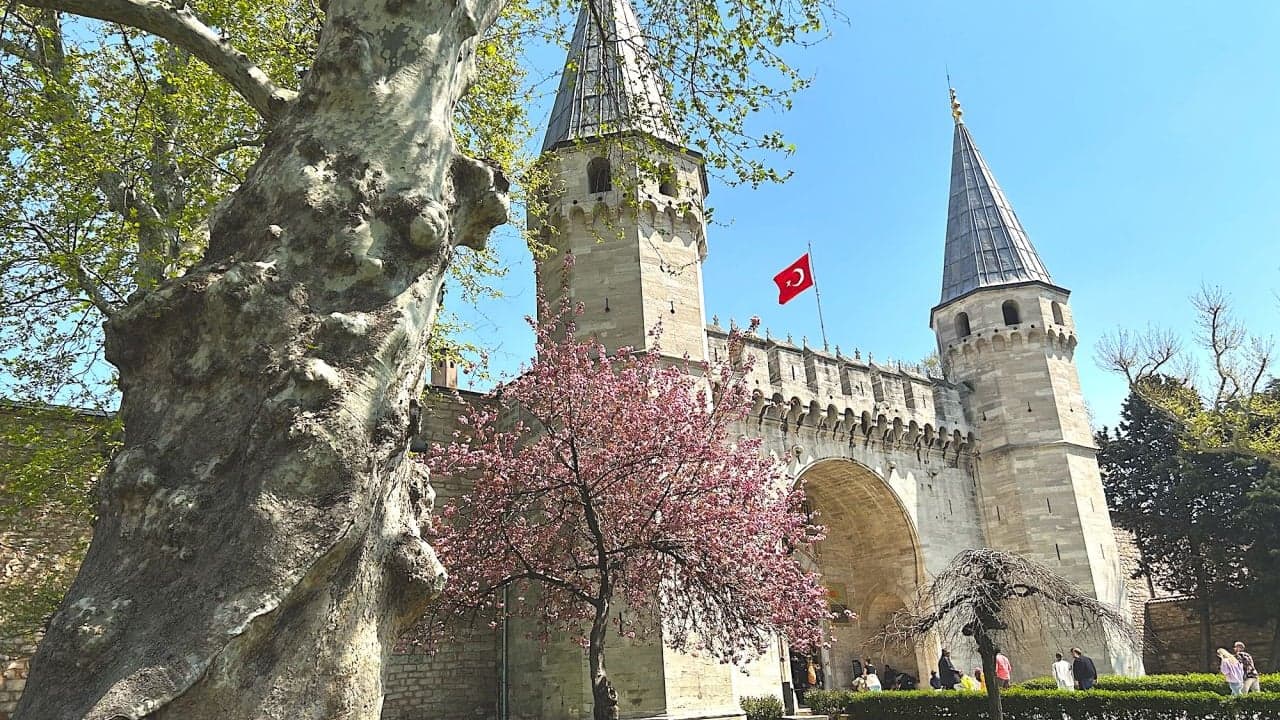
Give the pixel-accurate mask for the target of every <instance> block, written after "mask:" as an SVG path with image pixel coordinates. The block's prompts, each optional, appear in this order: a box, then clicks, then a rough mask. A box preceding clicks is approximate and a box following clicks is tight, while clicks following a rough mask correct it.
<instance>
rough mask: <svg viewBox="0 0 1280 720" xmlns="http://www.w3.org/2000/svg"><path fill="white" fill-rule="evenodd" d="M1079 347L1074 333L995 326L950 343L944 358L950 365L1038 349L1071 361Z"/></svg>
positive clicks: (1028, 327) (1038, 328)
mask: <svg viewBox="0 0 1280 720" xmlns="http://www.w3.org/2000/svg"><path fill="white" fill-rule="evenodd" d="M1078 344H1079V340H1077V338H1076V335H1075V332H1074V330H1072V329H1070V328H1065V327H1053V326H1050V327H1048V328H1043V327H1036V325H1034V324H1032V325H1028V326H1018V325H1014V326H1010V327H1003V328H1000V327H997V328H993V329H990V330H988V331H985V332H983V331H978V332H976V333H973V334H971V335H968V336H966V337H962V338H958V339H956V340H953V341H952V342H950V343H949V344H948V345H947V346H946V348H945V349H946V355H947V359H948V361H949V362H951V363H956V362H966V361H969V362H971V361H974V360H977V359H979V358H981V357H984V356H987V355H991V354H998V353H1003V352H1007V351H1010V350H1020V349H1029V348H1032V347H1041V348H1043V350H1044V351H1045V352H1046V353H1048V354H1051V355H1059V356H1061V357H1063V358H1064V359H1067V360H1070V359H1072V358H1073V357H1074V355H1075V350H1076V345H1078Z"/></svg>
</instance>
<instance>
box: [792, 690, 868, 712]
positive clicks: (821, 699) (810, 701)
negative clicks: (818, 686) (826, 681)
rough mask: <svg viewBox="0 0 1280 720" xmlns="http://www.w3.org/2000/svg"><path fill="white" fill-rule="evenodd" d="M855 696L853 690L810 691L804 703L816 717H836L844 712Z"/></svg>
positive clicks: (805, 695)
mask: <svg viewBox="0 0 1280 720" xmlns="http://www.w3.org/2000/svg"><path fill="white" fill-rule="evenodd" d="M854 695H855V693H854V692H853V691H852V690H810V691H808V692H806V693H805V694H804V702H805V705H808V706H809V709H810V710H811V711H812V712H813V714H814V715H827V716H830V717H834V716H836V715H838V714H840V713H842V712H844V710H845V708H847V707H848V706H849V702H850V701H851V700H853V696H854Z"/></svg>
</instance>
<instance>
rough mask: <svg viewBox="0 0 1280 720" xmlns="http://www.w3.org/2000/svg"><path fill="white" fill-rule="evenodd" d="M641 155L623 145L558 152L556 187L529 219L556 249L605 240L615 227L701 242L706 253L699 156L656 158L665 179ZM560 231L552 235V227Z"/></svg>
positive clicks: (674, 153) (676, 152)
mask: <svg viewBox="0 0 1280 720" xmlns="http://www.w3.org/2000/svg"><path fill="white" fill-rule="evenodd" d="M631 152H635V150H633V149H629V148H627V147H625V146H623V145H611V144H609V143H582V144H580V145H574V146H568V147H564V148H561V149H559V150H557V152H556V155H555V156H554V157H549V158H548V159H547V162H548V163H550V164H551V167H550V170H551V172H550V177H551V178H552V179H551V181H550V185H549V187H548V188H547V190H546V191H545V194H544V198H543V199H544V200H545V206H544V207H543V208H542V209H541V211H540V213H539V215H538V216H531V217H530V227H531V229H534V230H535V231H543V232H541V234H542V235H543V238H542V239H543V240H544V241H546V242H547V243H548V244H550V245H552V246H555V247H558V246H561V245H564V244H565V241H566V240H567V239H570V238H595V239H607V238H608V237H609V235H610V232H611V231H612V232H613V233H614V234H617V233H618V232H619V230H620V229H623V228H632V227H641V228H645V229H647V230H649V231H651V232H656V233H657V234H658V235H659V236H660V237H662V238H664V239H665V240H666V241H673V240H674V241H677V242H681V243H685V244H689V243H692V244H694V245H696V246H697V249H698V258H699V259H704V258H705V257H706V255H707V238H706V218H705V216H704V213H703V211H702V201H703V198H704V197H705V195H706V191H705V180H704V178H703V175H702V165H701V157H700V156H698V155H697V154H696V153H693V152H692V151H688V150H682V149H676V148H672V149H670V152H669V153H668V154H667V155H666V156H665V157H663V158H662V162H658V163H656V165H657V172H660V173H662V175H661V176H660V177H658V176H655V170H654V169H653V168H652V167H647V165H653V164H654V161H649V163H647V164H642V163H639V162H637V161H636V160H635V159H633V158H628V154H629V153H631ZM548 230H554V231H552V232H546V231H548Z"/></svg>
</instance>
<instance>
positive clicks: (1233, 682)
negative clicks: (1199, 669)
mask: <svg viewBox="0 0 1280 720" xmlns="http://www.w3.org/2000/svg"><path fill="white" fill-rule="evenodd" d="M1218 659H1219V660H1220V661H1221V664H1220V665H1219V666H1218V670H1219V671H1221V672H1222V677H1224V678H1226V679H1227V687H1228V688H1230V689H1231V694H1232V695H1239V694H1240V689H1241V688H1242V687H1244V667H1243V666H1241V665H1240V661H1239V660H1237V659H1236V656H1235V655H1232V654H1231V653H1229V652H1227V649H1226V648H1218Z"/></svg>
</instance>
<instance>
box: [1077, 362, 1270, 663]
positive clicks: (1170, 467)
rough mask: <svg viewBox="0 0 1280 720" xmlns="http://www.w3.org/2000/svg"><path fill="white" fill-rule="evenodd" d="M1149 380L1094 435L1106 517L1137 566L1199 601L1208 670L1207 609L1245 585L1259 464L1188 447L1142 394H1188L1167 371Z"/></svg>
mask: <svg viewBox="0 0 1280 720" xmlns="http://www.w3.org/2000/svg"><path fill="white" fill-rule="evenodd" d="M1149 382H1150V383H1151V386H1150V387H1147V388H1145V392H1143V393H1139V392H1133V393H1130V395H1129V397H1128V399H1127V400H1126V401H1125V405H1124V409H1123V415H1122V417H1123V421H1122V422H1121V425H1120V428H1119V429H1118V430H1117V431H1116V432H1115V433H1114V434H1108V433H1107V432H1106V431H1105V430H1104V431H1103V432H1102V433H1099V436H1098V441H1099V446H1100V448H1101V450H1100V452H1099V455H1098V463H1099V465H1100V467H1101V469H1102V474H1103V482H1104V485H1105V487H1106V489H1107V494H1108V497H1109V498H1110V502H1111V506H1112V511H1113V515H1112V518H1113V520H1114V522H1115V523H1116V525H1118V526H1119V527H1122V528H1124V529H1126V530H1128V531H1129V532H1131V533H1133V535H1134V538H1135V542H1136V544H1137V546H1138V550H1139V553H1140V559H1139V567H1140V571H1141V572H1142V573H1143V574H1146V575H1147V576H1148V577H1150V578H1151V579H1152V580H1153V581H1155V582H1156V583H1159V584H1160V585H1161V586H1164V587H1167V588H1169V589H1171V590H1175V591H1178V592H1183V593H1186V594H1188V595H1190V596H1192V597H1194V598H1196V600H1197V601H1198V602H1197V605H1198V610H1199V614H1200V639H1201V646H1202V647H1201V649H1202V651H1203V657H1204V662H1205V667H1206V669H1212V652H1213V648H1212V643H1211V637H1210V632H1209V631H1210V618H1211V613H1212V609H1213V606H1214V605H1215V604H1216V603H1219V602H1222V601H1226V600H1230V601H1232V602H1239V601H1240V600H1241V598H1242V597H1244V594H1245V592H1246V591H1247V590H1248V589H1249V586H1250V581H1251V576H1250V573H1249V571H1248V567H1247V565H1246V561H1245V555H1246V538H1244V537H1243V535H1244V532H1243V531H1242V528H1243V527H1244V526H1245V522H1246V517H1247V516H1246V513H1245V509H1246V506H1247V504H1248V503H1247V500H1248V494H1249V492H1250V491H1252V490H1253V489H1254V486H1255V484H1256V481H1257V479H1258V477H1259V476H1260V475H1261V474H1262V471H1263V470H1265V465H1263V464H1262V463H1261V461H1259V460H1257V459H1256V458H1251V457H1246V456H1242V455H1237V454H1234V453H1221V452H1201V451H1197V450H1194V449H1190V448H1187V447H1185V446H1184V445H1183V444H1182V442H1181V441H1180V439H1179V431H1180V426H1179V424H1178V422H1177V420H1176V419H1174V418H1172V417H1171V416H1170V415H1169V414H1168V413H1166V412H1163V411H1162V410H1161V409H1160V408H1157V407H1155V406H1153V405H1152V403H1151V402H1149V401H1148V399H1147V398H1148V396H1149V395H1156V396H1160V397H1162V398H1165V400H1166V402H1173V403H1184V404H1194V403H1195V402H1196V400H1195V395H1194V393H1193V392H1192V391H1191V390H1190V389H1188V388H1187V387H1185V386H1184V385H1182V384H1181V383H1179V382H1177V381H1175V380H1172V379H1168V378H1158V379H1153V380H1151V381H1149Z"/></svg>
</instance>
